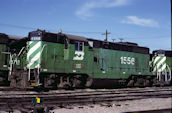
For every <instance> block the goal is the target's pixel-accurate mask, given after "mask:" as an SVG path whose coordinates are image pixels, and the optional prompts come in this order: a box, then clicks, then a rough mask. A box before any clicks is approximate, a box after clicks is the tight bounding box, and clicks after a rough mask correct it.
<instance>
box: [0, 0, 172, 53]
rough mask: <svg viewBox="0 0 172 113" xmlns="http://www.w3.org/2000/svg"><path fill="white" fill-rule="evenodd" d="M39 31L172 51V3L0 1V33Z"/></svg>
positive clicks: (150, 0)
mask: <svg viewBox="0 0 172 113" xmlns="http://www.w3.org/2000/svg"><path fill="white" fill-rule="evenodd" d="M37 29H42V30H46V31H49V32H53V33H58V30H59V29H62V32H63V33H68V34H73V35H79V36H84V37H87V38H93V39H99V40H104V39H105V35H102V34H103V33H104V32H105V31H106V29H107V30H108V32H110V34H109V35H108V41H112V39H115V40H114V41H115V42H119V41H120V40H119V39H120V38H123V41H124V42H135V43H138V44H139V45H140V46H144V47H149V48H150V51H152V50H156V49H165V50H169V49H171V4H170V0H0V32H1V33H6V34H10V35H16V36H27V35H28V32H30V31H34V30H37Z"/></svg>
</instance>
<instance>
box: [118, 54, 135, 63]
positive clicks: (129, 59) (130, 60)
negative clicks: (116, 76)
mask: <svg viewBox="0 0 172 113" xmlns="http://www.w3.org/2000/svg"><path fill="white" fill-rule="evenodd" d="M120 59H121V64H128V65H134V64H135V58H132V57H123V56H122V57H121V58H120Z"/></svg>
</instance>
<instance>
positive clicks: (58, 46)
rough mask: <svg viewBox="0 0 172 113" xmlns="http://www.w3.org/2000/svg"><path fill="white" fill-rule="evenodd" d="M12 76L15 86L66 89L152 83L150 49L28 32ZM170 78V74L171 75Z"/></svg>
mask: <svg viewBox="0 0 172 113" xmlns="http://www.w3.org/2000/svg"><path fill="white" fill-rule="evenodd" d="M25 43H26V46H25V49H24V50H23V51H22V55H21V56H19V57H18V59H20V64H19V65H18V66H17V65H16V66H15V69H14V71H13V72H12V76H11V79H10V80H11V86H13V87H22V88H26V87H30V86H32V87H35V86H43V87H45V88H52V87H53V88H54V87H55V88H66V87H74V88H80V87H106V86H107V87H108V86H112V87H115V86H123V85H124V86H129V87H132V86H151V85H155V84H157V81H158V78H157V76H156V74H157V73H155V72H153V71H152V68H153V67H154V66H155V65H152V66H153V67H152V68H151V67H150V60H151V57H150V54H149V48H147V47H141V46H138V44H136V43H131V42H108V41H101V40H95V39H91V38H85V37H81V36H75V35H70V34H64V33H61V32H60V33H50V32H46V31H45V30H36V31H32V32H29V35H28V39H27V40H25ZM168 75H169V76H170V77H171V73H169V74H168ZM168 81H170V79H168Z"/></svg>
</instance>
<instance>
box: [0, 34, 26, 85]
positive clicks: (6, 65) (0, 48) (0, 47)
mask: <svg viewBox="0 0 172 113" xmlns="http://www.w3.org/2000/svg"><path fill="white" fill-rule="evenodd" d="M21 38H22V37H18V36H13V35H7V34H4V33H0V85H9V77H10V75H11V72H12V68H13V64H14V62H16V59H15V58H14V54H13V53H15V52H16V51H13V50H14V48H16V50H19V49H20V48H19V49H17V48H18V47H19V45H17V46H16V47H15V46H14V43H17V44H19V43H18V41H19V40H20V39H21ZM21 46H24V45H21ZM21 46H20V47H21Z"/></svg>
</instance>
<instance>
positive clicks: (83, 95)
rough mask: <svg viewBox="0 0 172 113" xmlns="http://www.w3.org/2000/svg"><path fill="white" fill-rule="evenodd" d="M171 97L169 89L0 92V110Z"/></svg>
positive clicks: (170, 89) (25, 109) (171, 90)
mask: <svg viewBox="0 0 172 113" xmlns="http://www.w3.org/2000/svg"><path fill="white" fill-rule="evenodd" d="M171 96H172V88H171V87H151V88H150V87H148V88H124V89H82V90H81V89H78V90H67V91H66V90H53V91H49V92H34V91H0V110H4V109H6V110H7V111H9V110H13V109H19V110H21V111H31V110H33V109H34V108H35V107H42V108H53V107H57V106H60V107H66V106H70V105H72V106H73V105H83V104H100V103H109V102H113V101H126V100H136V99H146V98H167V97H171ZM36 97H39V98H40V99H42V102H41V103H38V104H35V103H33V102H32V100H33V99H35V98H36Z"/></svg>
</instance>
